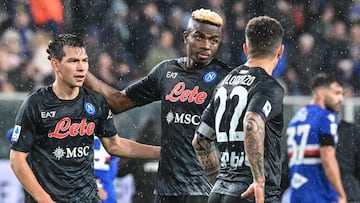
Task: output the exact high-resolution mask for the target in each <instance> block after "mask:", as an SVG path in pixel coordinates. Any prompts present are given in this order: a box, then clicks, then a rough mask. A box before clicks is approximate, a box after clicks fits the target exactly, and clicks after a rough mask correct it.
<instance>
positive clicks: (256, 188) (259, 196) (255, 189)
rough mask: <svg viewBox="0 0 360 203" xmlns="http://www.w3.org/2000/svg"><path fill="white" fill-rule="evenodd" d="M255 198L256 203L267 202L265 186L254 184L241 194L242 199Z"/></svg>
mask: <svg viewBox="0 0 360 203" xmlns="http://www.w3.org/2000/svg"><path fill="white" fill-rule="evenodd" d="M249 196H255V202H256V203H264V201H265V184H260V183H257V182H253V183H252V184H251V185H250V186H249V187H248V189H247V190H246V191H245V192H243V193H242V194H241V197H242V198H246V197H249Z"/></svg>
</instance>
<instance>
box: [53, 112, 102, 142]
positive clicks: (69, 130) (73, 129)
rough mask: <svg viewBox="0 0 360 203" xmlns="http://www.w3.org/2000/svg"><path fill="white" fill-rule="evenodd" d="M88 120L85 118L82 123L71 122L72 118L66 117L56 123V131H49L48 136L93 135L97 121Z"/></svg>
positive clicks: (61, 137)
mask: <svg viewBox="0 0 360 203" xmlns="http://www.w3.org/2000/svg"><path fill="white" fill-rule="evenodd" d="M86 121H87V119H86V118H83V119H82V120H81V122H80V123H71V119H70V118H69V117H65V118H63V119H61V120H60V121H59V122H58V123H57V124H56V127H55V130H54V132H51V133H49V134H48V137H55V138H58V139H63V138H66V137H67V136H72V137H75V136H77V135H81V136H83V135H88V136H90V135H93V134H94V130H95V123H94V122H90V123H87V122H86Z"/></svg>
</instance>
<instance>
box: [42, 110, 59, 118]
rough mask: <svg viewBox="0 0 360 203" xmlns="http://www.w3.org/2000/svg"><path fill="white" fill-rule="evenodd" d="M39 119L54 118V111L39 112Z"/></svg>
mask: <svg viewBox="0 0 360 203" xmlns="http://www.w3.org/2000/svg"><path fill="white" fill-rule="evenodd" d="M40 114H41V118H54V117H55V114H56V111H50V112H41V113H40Z"/></svg>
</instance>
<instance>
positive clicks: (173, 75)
mask: <svg viewBox="0 0 360 203" xmlns="http://www.w3.org/2000/svg"><path fill="white" fill-rule="evenodd" d="M177 74H178V73H175V72H171V71H168V72H166V78H172V79H175V78H176V76H177Z"/></svg>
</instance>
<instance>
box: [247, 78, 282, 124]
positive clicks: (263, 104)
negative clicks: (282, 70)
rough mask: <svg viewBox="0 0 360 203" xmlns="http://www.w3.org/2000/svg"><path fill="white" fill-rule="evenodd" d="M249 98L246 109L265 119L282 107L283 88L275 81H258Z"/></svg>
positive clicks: (277, 112) (271, 116)
mask: <svg viewBox="0 0 360 203" xmlns="http://www.w3.org/2000/svg"><path fill="white" fill-rule="evenodd" d="M254 88H256V89H255V90H254V95H253V96H252V97H251V99H250V100H249V104H248V108H247V111H252V112H255V113H257V114H259V115H261V117H262V118H263V120H264V121H267V120H269V119H271V118H273V117H274V116H277V115H278V114H279V113H281V112H282V109H283V98H284V90H283V88H282V87H281V86H280V85H279V84H278V83H276V82H272V81H271V82H269V81H266V82H260V83H259V84H258V85H257V86H255V87H254Z"/></svg>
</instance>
